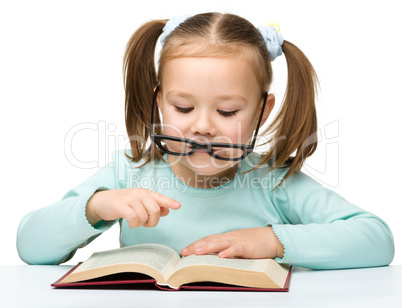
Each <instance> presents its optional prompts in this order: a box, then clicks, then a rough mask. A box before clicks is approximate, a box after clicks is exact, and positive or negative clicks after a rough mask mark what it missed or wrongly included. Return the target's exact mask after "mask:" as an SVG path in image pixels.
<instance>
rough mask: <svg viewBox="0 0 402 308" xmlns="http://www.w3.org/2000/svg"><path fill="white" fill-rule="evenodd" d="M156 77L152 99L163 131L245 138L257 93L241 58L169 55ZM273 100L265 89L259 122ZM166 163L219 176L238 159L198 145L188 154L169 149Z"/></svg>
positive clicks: (198, 137) (253, 121)
mask: <svg viewBox="0 0 402 308" xmlns="http://www.w3.org/2000/svg"><path fill="white" fill-rule="evenodd" d="M161 77H162V78H161V79H162V85H161V91H160V92H159V93H158V104H159V108H160V110H161V112H162V117H163V119H162V121H163V133H164V134H165V135H170V136H176V137H182V138H183V137H184V138H188V139H191V140H195V141H198V142H200V143H205V142H222V143H237V144H249V143H250V141H251V138H252V134H253V131H254V129H255V128H256V125H257V121H258V117H259V115H260V111H261V107H262V102H263V97H262V95H261V93H262V90H261V88H260V86H259V83H258V82H257V79H256V77H255V74H254V73H253V71H252V69H251V67H250V65H249V64H248V62H247V60H246V58H244V57H183V58H175V59H172V60H168V61H167V62H166V63H165V67H164V73H163V76H161ZM273 103H274V97H273V96H272V95H270V96H269V99H268V100H267V105H266V108H265V110H266V112H264V116H263V121H262V123H261V125H262V124H263V122H265V120H266V118H267V117H268V115H269V112H270V110H272V107H273ZM168 146H169V145H168ZM170 146H171V147H173V146H174V145H170ZM169 163H170V165H171V167H172V165H173V167H174V169H173V168H172V170H174V171H175V173H176V174H177V173H180V175H183V176H185V175H191V174H194V173H196V174H202V175H208V176H212V175H215V176H225V173H226V172H229V170H233V168H232V167H234V166H236V165H237V164H238V161H223V160H219V159H215V158H213V157H212V156H210V155H209V154H208V153H206V152H205V151H204V150H197V151H196V152H195V153H194V154H192V155H191V156H183V157H176V156H170V155H169Z"/></svg>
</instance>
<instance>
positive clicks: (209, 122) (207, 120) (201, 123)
mask: <svg viewBox="0 0 402 308" xmlns="http://www.w3.org/2000/svg"><path fill="white" fill-rule="evenodd" d="M216 127H217V126H216V123H214V120H213V119H212V116H211V115H210V114H209V113H208V112H206V111H205V112H202V113H199V114H197V115H196V116H195V119H194V121H193V123H192V125H191V133H192V134H193V135H194V136H196V135H201V136H211V137H213V136H215V135H216V133H217V128H216Z"/></svg>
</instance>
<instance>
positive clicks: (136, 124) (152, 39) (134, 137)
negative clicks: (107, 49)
mask: <svg viewBox="0 0 402 308" xmlns="http://www.w3.org/2000/svg"><path fill="white" fill-rule="evenodd" d="M166 22H167V20H154V21H150V22H148V23H146V24H144V25H143V26H141V27H140V28H139V29H138V30H137V31H136V32H135V33H134V34H133V35H132V37H131V39H130V41H129V42H128V44H127V49H126V52H125V55H124V65H123V75H124V83H125V93H126V99H125V117H126V129H127V133H128V136H129V138H130V146H131V149H132V154H133V157H130V158H131V159H132V160H134V161H140V160H141V159H143V158H144V159H145V163H144V164H146V163H148V162H150V161H151V160H153V159H162V153H161V152H160V151H159V150H158V149H157V148H156V146H155V145H154V143H152V142H151V144H149V136H150V119H151V103H152V96H153V91H154V88H155V87H156V86H157V85H158V84H159V83H161V77H162V76H163V69H164V64H165V63H166V61H167V60H169V59H172V58H176V57H183V56H192V57H194V56H195V57H197V56H203V57H205V56H228V55H239V54H240V55H246V56H247V58H248V59H249V61H250V64H251V65H252V68H253V69H254V71H255V74H256V77H257V80H260V83H261V90H262V92H265V91H268V90H269V87H270V85H271V82H272V68H271V62H270V59H269V53H268V49H267V47H266V45H265V42H264V40H263V37H262V35H261V34H260V32H259V31H258V30H257V28H256V27H254V26H253V25H252V24H251V23H250V22H249V21H247V20H246V19H244V18H241V17H239V16H237V15H232V14H220V13H205V14H198V15H195V16H193V17H191V18H189V19H187V20H186V21H184V22H183V23H181V24H180V25H179V26H178V27H177V28H176V29H175V30H174V31H172V32H171V34H170V35H168V36H167V37H166V40H165V43H164V45H163V48H162V50H161V55H160V58H159V69H158V74H157V72H156V68H155V59H154V54H155V46H156V43H157V41H158V38H159V36H160V35H161V34H162V29H163V27H164V26H165V24H166ZM282 50H283V53H284V54H285V57H286V62H287V67H288V82H287V87H286V93H285V98H284V100H283V103H282V107H281V110H280V111H279V113H278V115H277V116H276V118H275V119H274V121H273V122H272V123H271V125H270V126H269V127H268V128H267V129H266V130H265V131H264V132H263V134H267V135H269V136H270V138H269V140H268V141H267V142H265V143H264V144H272V145H273V146H271V148H270V150H269V151H268V152H267V153H266V154H264V155H263V159H262V160H261V162H260V163H259V165H258V166H256V167H255V168H258V167H259V166H261V165H263V164H266V163H267V162H268V161H271V163H272V169H276V168H289V170H288V171H287V173H286V175H285V177H284V179H283V180H282V182H283V181H284V180H285V179H286V178H288V177H289V176H290V175H291V174H293V173H294V172H299V171H300V169H301V167H302V165H303V162H304V160H305V159H306V158H307V157H309V156H311V155H312V154H313V153H314V151H315V149H316V147H317V139H316V131H317V118H316V111H315V94H316V89H317V84H318V80H317V76H316V73H315V71H314V68H313V66H312V65H311V63H310V61H309V60H308V59H307V57H306V56H305V55H304V54H303V52H302V51H301V50H300V49H299V48H297V47H296V46H295V45H293V44H292V43H290V42H288V41H286V40H285V41H284V42H283V45H282ZM161 85H162V84H161ZM159 123H160V119H159V115H158V113H155V124H159ZM156 127H160V125H156ZM156 133H161V131H160V130H159V131H156ZM294 152H295V155H294V156H291V154H292V153H294ZM255 168H253V169H255ZM253 169H252V170H253ZM282 182H281V183H282Z"/></svg>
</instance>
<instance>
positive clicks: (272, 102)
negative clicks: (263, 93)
mask: <svg viewBox="0 0 402 308" xmlns="http://www.w3.org/2000/svg"><path fill="white" fill-rule="evenodd" d="M274 106H275V95H273V94H269V95H268V97H267V102H266V104H265V108H264V114H263V115H262V119H261V124H260V127H261V126H262V125H264V123H265V122H266V121H267V119H268V116H269V115H270V113H271V111H272V109H274ZM261 108H262V106H261V107H260V108H259V110H260V112H261Z"/></svg>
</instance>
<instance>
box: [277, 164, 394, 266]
mask: <svg viewBox="0 0 402 308" xmlns="http://www.w3.org/2000/svg"><path fill="white" fill-rule="evenodd" d="M271 198H272V199H271V200H272V202H273V204H274V206H275V207H276V209H277V211H278V213H279V214H280V215H281V218H282V221H283V222H284V223H283V224H274V225H273V230H274V232H275V234H276V235H277V237H278V238H279V240H280V241H281V243H282V244H283V245H284V247H285V255H284V257H283V258H282V259H279V258H277V261H279V262H283V263H288V264H293V265H297V266H302V267H307V268H313V269H338V268H355V267H372V266H382V265H388V264H389V263H391V261H392V259H393V256H394V242H393V237H392V233H391V230H390V229H389V227H388V226H387V224H386V223H385V222H384V221H383V220H381V219H380V218H379V217H377V216H375V215H373V214H371V213H369V212H367V211H363V210H362V209H360V208H359V207H357V206H355V205H353V204H351V203H349V202H348V201H346V200H345V199H344V198H342V197H341V196H339V195H338V194H336V193H335V192H333V191H331V190H329V189H326V188H324V187H322V186H321V185H320V184H319V183H317V182H315V181H314V180H313V179H311V178H310V177H308V176H307V175H305V174H303V173H302V172H300V173H299V174H298V175H293V176H291V177H290V178H289V179H288V180H286V181H285V183H284V185H283V187H280V188H278V189H277V190H275V191H274V192H273V193H272V195H271Z"/></svg>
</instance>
